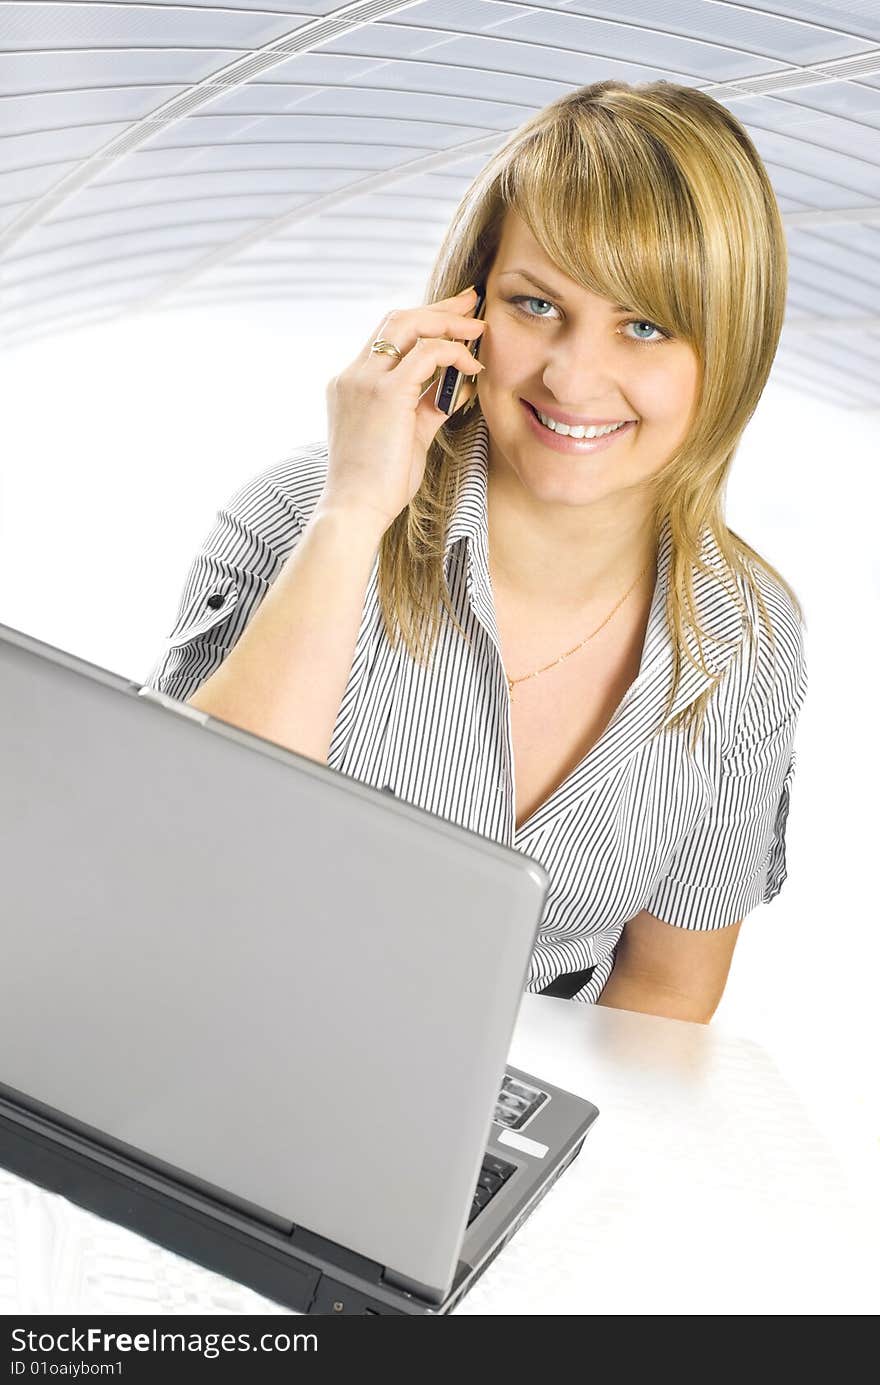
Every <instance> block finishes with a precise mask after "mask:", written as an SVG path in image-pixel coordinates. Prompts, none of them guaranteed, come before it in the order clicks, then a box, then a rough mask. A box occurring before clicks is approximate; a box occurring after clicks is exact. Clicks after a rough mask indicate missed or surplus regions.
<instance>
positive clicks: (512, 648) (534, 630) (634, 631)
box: [495, 596, 650, 831]
mask: <svg viewBox="0 0 880 1385" xmlns="http://www.w3.org/2000/svg"><path fill="white" fill-rule="evenodd" d="M495 604H496V622H497V625H498V633H499V639H500V642H501V649H502V655H503V661H504V667H505V670H506V672H507V674H508V675H509V676H510V677H511V678H513V679H518V678H520V677H522V676H523V675H525V674H530V673H532V672H533V670H535V669H536V668H540V667H541V666H542V665H544V664H548V663H550V662H551V660H553V659H555V658H557V657H558V655H559V654H560V653H563V652H565V651H566V650H568V649H570V648H572V646H573V645H576V644H577V643H578V635H577V631H576V629H575V628H574V627H572V625H571V622H570V621H569V622H568V624H567V629H566V628H565V622H560V621H559V620H558V619H546V620H544V621H542V620H541V619H540V617H539V615H538V613H533V614H532V618H531V620H529V619H528V618H527V617H526V615H525V613H523V612H519V613H517V612H515V611H514V610H513V608H512V607H511V606H510V605H509V604H508V603H506V602H505V601H504V599H503V598H501V599H500V600H499V599H498V597H497V596H496V603H495ZM649 608H650V601H649V600H647V601H645V602H643V603H640V604H639V606H638V607H637V608H636V607H635V606H634V607H633V610H632V611H630V612H628V613H627V618H626V619H624V620H621V622H620V624H619V626H618V628H617V629H616V630H611V629H608V630H607V631H602V632H601V633H600V635H599V636H597V637H596V638H595V639H594V640H590V641H589V642H588V643H587V644H586V645H584V647H583V648H581V649H579V650H578V651H577V652H576V653H573V654H571V655H570V656H569V657H568V658H567V659H565V660H563V662H562V663H560V664H557V665H556V666H555V667H553V668H549V669H547V670H546V672H544V673H541V674H540V676H539V677H537V678H525V680H524V681H523V682H521V683H517V684H516V686H515V687H514V688H513V691H512V693H511V702H510V720H511V738H512V742H513V758H514V780H515V789H516V816H515V824H516V829H517V831H518V830H519V829H520V828H521V827H522V826H523V824H524V823H525V822H527V821H528V820H529V818H531V817H532V816H533V815H534V814H535V813H536V812H537V810H538V809H539V808H540V807H541V806H542V805H543V804H544V803H545V802H546V801H547V799H548V798H550V797H551V795H552V794H553V793H555V791H556V790H557V789H558V788H559V787H560V785H562V784H563V783H564V782H565V780H566V779H567V778H568V776H569V775H570V774H571V772H572V771H573V770H574V769H575V768H576V767H577V766H578V765H579V764H580V762H581V761H582V760H583V759H585V758H586V756H587V755H588V754H589V753H590V751H591V750H592V749H593V747H594V746H595V745H596V743H597V742H598V741H599V740H600V739H601V737H602V733H603V732H604V731H605V729H606V727H607V726H608V724H609V722H610V721H611V720H612V718H613V716H614V713H615V712H616V711H617V708H618V707H619V706H620V703H621V701H622V700H623V698H624V696H625V694H626V692H627V689H628V688H629V687H630V686H631V684H632V683H633V682H634V681H635V679H636V677H637V675H638V672H639V667H640V663H641V657H642V650H643V647H644V640H645V631H646V628H647V621H648V612H649ZM585 633H589V628H588V630H587V632H585ZM580 638H581V639H582V638H583V635H581V636H580Z"/></svg>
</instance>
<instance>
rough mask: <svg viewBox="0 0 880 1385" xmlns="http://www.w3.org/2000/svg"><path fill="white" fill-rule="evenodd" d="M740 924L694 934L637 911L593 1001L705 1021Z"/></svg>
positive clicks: (716, 999) (719, 989) (717, 998)
mask: <svg viewBox="0 0 880 1385" xmlns="http://www.w3.org/2000/svg"><path fill="white" fill-rule="evenodd" d="M741 923H742V920H741V919H740V920H739V922H738V923H732V924H730V925H729V926H728V927H727V928H715V929H711V930H709V931H706V932H697V931H695V930H692V929H686V928H676V927H674V926H673V925H672V924H669V923H663V922H662V921H661V920H660V919H658V918H655V917H654V915H653V914H649V913H648V911H647V910H646V909H643V910H642V912H641V913H640V914H637V915H636V917H635V918H633V919H630V921H629V923H627V924H626V925H625V927H624V930H623V934H622V935H621V939H620V942H619V943H618V945H617V952H616V955H615V959H614V970H613V971H612V973H611V975H610V977H609V978H608V981H607V982H606V984H605V987H604V989H603V991H602V994H601V995H600V997H599V999H598V1001H597V1004H599V1005H610V1006H612V1007H614V1008H615V1009H618V1010H637V1011H639V1012H640V1013H641V1014H647V1015H663V1016H666V1018H668V1019H678V1020H692V1021H695V1022H696V1023H697V1024H708V1023H709V1021H710V1020H711V1018H712V1016H713V1014H714V1013H715V1011H716V1009H717V1008H718V1003H719V1001H720V1000H721V997H722V995H723V994H724V987H725V984H726V982H727V975H728V972H729V971H730V963H731V959H732V957H733V949H734V947H735V946H736V940H737V937H738V936H739V930H740V925H741Z"/></svg>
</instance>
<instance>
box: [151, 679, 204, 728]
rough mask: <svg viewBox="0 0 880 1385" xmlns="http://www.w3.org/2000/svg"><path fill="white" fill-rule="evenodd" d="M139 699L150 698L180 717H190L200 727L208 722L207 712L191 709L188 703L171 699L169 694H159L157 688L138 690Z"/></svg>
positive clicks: (174, 698)
mask: <svg viewBox="0 0 880 1385" xmlns="http://www.w3.org/2000/svg"><path fill="white" fill-rule="evenodd" d="M138 697H148V698H149V699H150V701H151V702H160V703H161V704H162V706H163V707H168V708H169V709H170V710H171V711H172V712H177V713H178V715H179V716H182V717H190V718H191V720H192V721H197V722H198V723H199V725H200V726H204V725H205V723H206V721H207V720H208V713H207V712H200V711H199V709H198V708H197V707H190V705H189V703H188V702H180V701H179V700H178V699H177V698H176V697H169V696H168V694H167V693H162V692H157V690H156V689H155V688H138Z"/></svg>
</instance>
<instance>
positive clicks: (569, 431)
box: [535, 409, 629, 438]
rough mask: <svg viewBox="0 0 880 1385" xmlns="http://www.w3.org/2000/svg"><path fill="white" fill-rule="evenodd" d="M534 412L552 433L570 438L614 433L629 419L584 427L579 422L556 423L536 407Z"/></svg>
mask: <svg viewBox="0 0 880 1385" xmlns="http://www.w3.org/2000/svg"><path fill="white" fill-rule="evenodd" d="M535 413H536V414H537V415H538V418H539V419H540V420H541V422H542V423H543V425H544V427H545V428H549V429H550V431H551V432H552V433H561V434H562V436H563V437H570V438H604V437H605V436H606V434H607V433H616V432H617V429H618V428H623V427H624V426H625V424H627V423H628V422H629V419H624V420H623V421H622V422H621V423H609V424H608V425H607V426H606V427H604V428H594V427H590V428H585V427H584V426H583V424H581V423H578V424H575V425H574V426H572V425H571V424H568V423H557V422H556V421H555V419H552V418H549V417H548V416H547V414H542V413H541V410H540V409H536V410H535Z"/></svg>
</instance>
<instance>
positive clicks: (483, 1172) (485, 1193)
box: [468, 1154, 516, 1226]
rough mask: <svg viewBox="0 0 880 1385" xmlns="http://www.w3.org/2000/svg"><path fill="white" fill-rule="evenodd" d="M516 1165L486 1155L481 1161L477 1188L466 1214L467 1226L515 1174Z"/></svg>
mask: <svg viewBox="0 0 880 1385" xmlns="http://www.w3.org/2000/svg"><path fill="white" fill-rule="evenodd" d="M515 1169H516V1165H515V1164H508V1163H507V1162H506V1161H505V1160H504V1159H496V1158H494V1156H493V1155H491V1154H487V1155H486V1156H485V1157H484V1159H483V1166H482V1168H481V1169H480V1175H479V1178H478V1179H477V1186H476V1189H475V1191H474V1197H473V1201H472V1203H471V1210H470V1212H469V1214H468V1226H470V1224H471V1222H472V1221H473V1219H474V1217H476V1216H478V1215H479V1214H480V1212H482V1211H483V1209H484V1207H486V1206H488V1204H489V1203H490V1202H491V1201H492V1198H493V1197H494V1196H495V1194H496V1193H497V1192H498V1190H499V1188H502V1187H503V1186H504V1184H505V1183H506V1181H507V1179H508V1178H509V1177H510V1175H511V1174H512V1173H514V1172H515Z"/></svg>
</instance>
